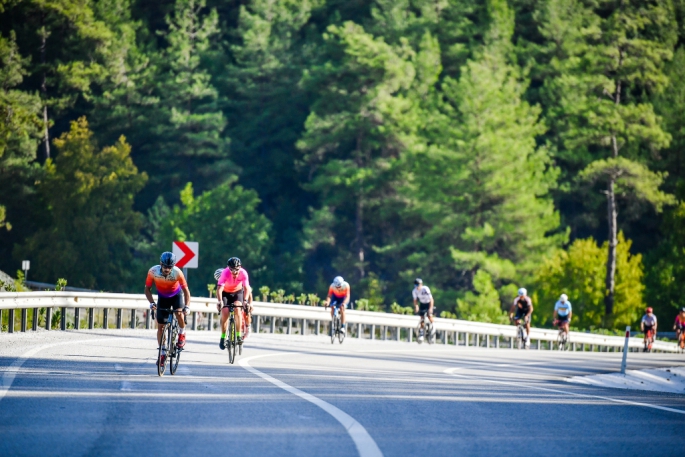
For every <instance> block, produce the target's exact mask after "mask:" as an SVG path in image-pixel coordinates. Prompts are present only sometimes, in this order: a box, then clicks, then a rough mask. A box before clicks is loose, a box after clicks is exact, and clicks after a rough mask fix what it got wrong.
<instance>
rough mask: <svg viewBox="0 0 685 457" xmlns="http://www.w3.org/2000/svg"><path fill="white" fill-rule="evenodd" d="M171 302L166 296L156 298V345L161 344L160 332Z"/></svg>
mask: <svg viewBox="0 0 685 457" xmlns="http://www.w3.org/2000/svg"><path fill="white" fill-rule="evenodd" d="M171 307H172V302H171V301H170V299H169V298H167V297H158V298H157V312H156V314H157V345H160V344H162V333H164V325H165V324H166V321H167V318H168V317H169V313H170V312H171Z"/></svg>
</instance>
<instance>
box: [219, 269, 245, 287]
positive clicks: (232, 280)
mask: <svg viewBox="0 0 685 457" xmlns="http://www.w3.org/2000/svg"><path fill="white" fill-rule="evenodd" d="M217 284H218V285H219V286H224V291H225V292H229V293H233V292H238V291H239V290H241V289H244V288H246V287H250V278H248V276H247V271H245V269H243V268H241V269H240V271H239V272H238V275H237V276H236V277H233V273H231V269H230V268H225V269H224V271H223V272H222V273H221V276H220V277H219V281H218V282H217Z"/></svg>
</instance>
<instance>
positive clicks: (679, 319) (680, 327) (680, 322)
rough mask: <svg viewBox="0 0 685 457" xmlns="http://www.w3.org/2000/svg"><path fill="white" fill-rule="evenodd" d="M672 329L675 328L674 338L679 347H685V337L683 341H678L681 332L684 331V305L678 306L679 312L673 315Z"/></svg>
mask: <svg viewBox="0 0 685 457" xmlns="http://www.w3.org/2000/svg"><path fill="white" fill-rule="evenodd" d="M673 330H675V333H676V340H678V345H679V346H680V349H685V338H684V339H683V341H680V337H681V335H682V334H683V331H685V307H683V308H680V313H679V314H678V315H677V316H676V317H675V323H674V324H673Z"/></svg>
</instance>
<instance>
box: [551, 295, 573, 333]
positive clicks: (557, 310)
mask: <svg viewBox="0 0 685 457" xmlns="http://www.w3.org/2000/svg"><path fill="white" fill-rule="evenodd" d="M572 315H573V310H572V308H571V302H570V301H568V296H567V295H566V294H561V297H559V301H557V302H556V303H555V304H554V323H555V324H556V325H558V326H559V327H561V328H563V329H564V332H565V333H566V336H567V337H568V325H569V323H570V322H571V316H572Z"/></svg>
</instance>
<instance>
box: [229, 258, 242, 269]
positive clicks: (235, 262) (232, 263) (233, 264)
mask: <svg viewBox="0 0 685 457" xmlns="http://www.w3.org/2000/svg"><path fill="white" fill-rule="evenodd" d="M242 265H243V264H242V263H241V262H240V259H239V258H238V257H231V258H230V259H228V261H227V262H226V266H227V267H228V268H230V269H231V270H235V269H237V268H240V267H241V266H242Z"/></svg>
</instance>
